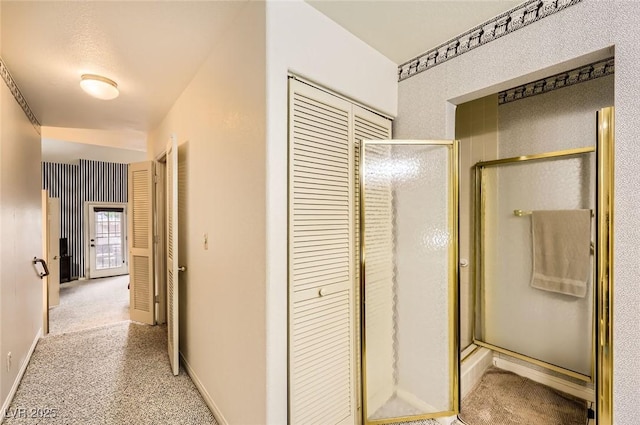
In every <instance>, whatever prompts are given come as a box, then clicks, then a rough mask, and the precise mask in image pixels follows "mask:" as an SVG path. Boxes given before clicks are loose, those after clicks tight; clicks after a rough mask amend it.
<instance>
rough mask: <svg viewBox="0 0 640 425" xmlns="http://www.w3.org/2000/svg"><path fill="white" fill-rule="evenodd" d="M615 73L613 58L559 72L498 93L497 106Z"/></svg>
mask: <svg viewBox="0 0 640 425" xmlns="http://www.w3.org/2000/svg"><path fill="white" fill-rule="evenodd" d="M614 72H615V60H614V58H608V59H604V60H601V61H598V62H594V63H592V64H589V65H585V66H581V67H580V68H576V69H572V70H571V71H566V72H561V73H560V74H556V75H553V76H551V77H547V78H543V79H541V80H538V81H534V82H532V83H527V84H523V85H521V86H518V87H514V88H511V89H508V90H505V91H501V92H500V93H498V105H503V104H505V103H509V102H513V101H516V100H520V99H525V98H527V97H531V96H536V95H539V94H543V93H547V92H550V91H552V90H556V89H561V88H563V87H569V86H572V85H574V84H578V83H584V82H585V81H591V80H595V79H596V78H600V77H605V76H607V75H611V74H613V73H614Z"/></svg>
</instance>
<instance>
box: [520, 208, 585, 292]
mask: <svg viewBox="0 0 640 425" xmlns="http://www.w3.org/2000/svg"><path fill="white" fill-rule="evenodd" d="M531 229H532V232H533V238H532V240H533V276H532V277H531V286H533V287H534V288H538V289H542V290H545V291H552V292H558V293H561V294H567V295H572V296H574V297H580V298H584V296H585V295H586V294H587V282H588V280H589V275H590V274H591V210H558V211H533V213H532V215H531Z"/></svg>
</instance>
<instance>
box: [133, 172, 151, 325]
mask: <svg viewBox="0 0 640 425" xmlns="http://www.w3.org/2000/svg"><path fill="white" fill-rule="evenodd" d="M153 166H154V163H153V161H145V162H138V163H133V164H129V179H128V180H129V194H128V196H129V203H128V211H129V217H128V218H129V229H130V237H129V265H130V274H129V314H130V316H131V320H134V321H136V322H142V323H147V324H150V325H153V324H155V317H154V310H155V309H154V287H153V212H154V211H153V174H154V173H153Z"/></svg>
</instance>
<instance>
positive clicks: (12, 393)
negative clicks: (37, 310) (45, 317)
mask: <svg viewBox="0 0 640 425" xmlns="http://www.w3.org/2000/svg"><path fill="white" fill-rule="evenodd" d="M41 336H42V328H40V329H38V333H36V337H35V339H34V340H33V342H32V343H31V347H29V351H28V352H27V357H25V359H24V362H22V365H20V370H19V371H18V375H17V376H16V380H15V381H14V382H13V385H12V386H11V390H10V391H9V394H8V395H7V399H6V400H5V401H4V403H3V404H2V410H1V411H0V414H1V415H2V416H0V424H1V423H2V422H3V421H4V418H5V416H6V415H5V414H6V412H7V410H9V406H11V402H12V401H13V397H15V395H16V391H17V390H18V386H19V385H20V382H21V381H22V377H23V376H24V373H25V372H26V371H27V366H29V361H30V360H31V356H32V355H33V352H34V351H35V349H36V345H38V341H40V337H41Z"/></svg>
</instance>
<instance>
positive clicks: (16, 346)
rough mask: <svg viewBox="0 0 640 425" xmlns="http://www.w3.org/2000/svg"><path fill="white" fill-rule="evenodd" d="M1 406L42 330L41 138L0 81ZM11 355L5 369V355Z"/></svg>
mask: <svg viewBox="0 0 640 425" xmlns="http://www.w3.org/2000/svg"><path fill="white" fill-rule="evenodd" d="M0 105H1V106H0V243H1V246H0V359H2V367H1V368H0V402H2V403H5V401H6V400H7V396H8V395H9V392H10V391H11V388H12V386H13V385H14V384H15V381H16V379H17V376H18V372H19V370H20V368H21V367H22V366H23V365H25V362H26V361H27V360H28V359H27V355H28V354H29V350H30V348H31V346H32V345H33V344H34V341H35V339H36V337H38V335H39V332H40V329H41V327H42V280H40V279H39V278H38V276H37V275H36V273H35V271H34V269H33V266H32V264H31V261H32V259H33V257H35V256H37V257H41V256H42V215H41V214H42V210H41V205H42V204H41V190H40V136H39V135H38V133H37V132H36V130H35V129H34V128H33V126H32V125H31V122H30V121H29V120H28V119H27V117H26V115H25V114H24V112H23V111H22V109H21V108H20V106H19V105H18V103H17V102H16V101H15V99H14V98H13V95H12V94H11V92H10V91H9V89H8V88H7V86H6V84H5V83H4V81H2V80H0ZM9 352H11V353H12V361H11V368H10V370H9V371H7V369H6V366H5V365H6V363H5V362H6V359H7V353H9Z"/></svg>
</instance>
